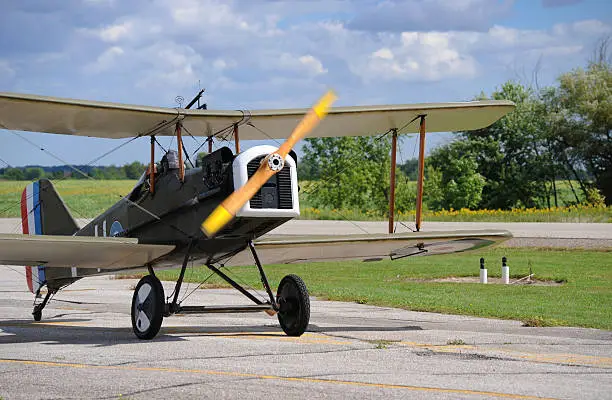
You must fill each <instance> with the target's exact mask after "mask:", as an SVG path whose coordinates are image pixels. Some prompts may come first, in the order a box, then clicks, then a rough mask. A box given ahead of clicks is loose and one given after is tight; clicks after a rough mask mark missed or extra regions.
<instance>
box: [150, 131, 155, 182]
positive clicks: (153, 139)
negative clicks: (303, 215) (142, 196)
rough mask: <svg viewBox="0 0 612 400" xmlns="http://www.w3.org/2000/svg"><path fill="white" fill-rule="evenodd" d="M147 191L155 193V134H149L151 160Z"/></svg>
mask: <svg viewBox="0 0 612 400" xmlns="http://www.w3.org/2000/svg"><path fill="white" fill-rule="evenodd" d="M149 192H151V194H153V193H155V136H152V135H151V162H150V163H149Z"/></svg>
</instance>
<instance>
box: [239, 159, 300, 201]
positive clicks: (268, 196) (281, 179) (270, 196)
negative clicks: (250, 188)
mask: <svg viewBox="0 0 612 400" xmlns="http://www.w3.org/2000/svg"><path fill="white" fill-rule="evenodd" d="M264 157H265V156H259V157H255V158H254V159H252V160H251V161H249V163H248V164H247V174H248V176H249V178H251V176H253V174H254V173H255V171H257V168H259V165H260V164H261V160H263V159H264ZM250 206H251V208H252V209H263V208H273V209H281V210H291V209H293V199H292V193H291V168H290V167H289V165H287V164H285V166H284V167H283V169H281V170H280V171H279V172H278V173H277V174H276V175H274V176H273V177H272V178H270V179H269V180H268V182H266V183H265V184H264V186H263V187H262V188H261V189H260V190H259V191H258V192H257V193H255V196H253V197H252V198H251V200H250Z"/></svg>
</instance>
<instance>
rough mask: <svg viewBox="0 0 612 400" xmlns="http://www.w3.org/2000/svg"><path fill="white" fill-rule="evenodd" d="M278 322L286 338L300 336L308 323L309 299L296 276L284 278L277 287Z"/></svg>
mask: <svg viewBox="0 0 612 400" xmlns="http://www.w3.org/2000/svg"><path fill="white" fill-rule="evenodd" d="M276 301H277V302H278V305H279V311H278V321H279V322H280V326H281V328H283V331H285V333H286V334H287V335H288V336H301V335H302V333H304V331H306V328H307V327H308V321H310V297H308V290H307V289H306V285H305V284H304V281H303V280H302V279H301V278H300V277H299V276H297V275H287V276H285V277H284V278H283V279H282V280H281V282H280V284H279V285H278V292H277V295H276Z"/></svg>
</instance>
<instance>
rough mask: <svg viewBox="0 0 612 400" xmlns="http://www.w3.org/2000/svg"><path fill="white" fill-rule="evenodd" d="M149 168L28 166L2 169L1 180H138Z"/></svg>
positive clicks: (143, 165)
mask: <svg viewBox="0 0 612 400" xmlns="http://www.w3.org/2000/svg"><path fill="white" fill-rule="evenodd" d="M146 168H147V166H146V165H145V164H143V163H140V162H138V161H134V162H132V163H128V164H125V165H122V166H115V165H110V166H95V167H94V166H90V165H75V166H65V165H61V166H53V167H43V166H26V167H7V168H0V179H4V180H11V181H24V180H25V181H33V180H38V179H43V178H47V179H89V178H94V179H138V178H140V176H141V175H142V173H143V172H144V171H145V169H146Z"/></svg>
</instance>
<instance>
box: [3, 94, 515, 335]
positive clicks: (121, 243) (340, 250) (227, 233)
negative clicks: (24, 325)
mask: <svg viewBox="0 0 612 400" xmlns="http://www.w3.org/2000/svg"><path fill="white" fill-rule="evenodd" d="M200 95H201V92H200ZM194 100H195V99H194ZM333 100H334V95H333V94H332V93H327V94H326V95H325V96H323V97H322V99H321V100H320V101H319V102H318V103H317V104H316V105H315V106H314V107H313V108H312V109H280V110H257V111H250V112H247V111H213V110H205V109H195V110H192V109H190V107H191V105H193V104H194V101H192V102H191V103H190V104H189V106H187V107H185V108H160V107H148V106H135V105H125V104H115V103H106V102H96V101H82V100H70V99H62V98H53V97H43V96H34V95H25V94H13V93H0V129H8V130H19V131H34V132H47V133H54V134H62V135H79V136H91V137H101V138H129V137H145V136H148V137H150V142H151V149H150V152H151V161H150V165H149V167H148V169H147V171H146V172H145V173H144V174H143V175H142V177H141V179H140V180H139V182H138V183H137V184H136V186H135V187H134V189H133V190H132V191H131V192H130V193H129V194H128V195H127V196H125V197H124V198H122V199H121V200H120V201H119V202H117V203H116V204H115V205H113V206H112V207H111V208H109V209H108V210H107V211H106V212H104V213H103V214H101V215H100V216H98V217H96V218H94V219H93V220H91V222H89V223H88V224H87V225H85V226H83V227H82V228H80V227H79V226H78V225H77V223H76V221H75V220H74V218H73V217H72V216H71V214H70V212H69V210H68V209H67V208H66V206H65V204H64V202H63V201H62V200H61V198H60V196H59V195H58V193H57V192H56V191H55V189H54V187H53V185H52V184H51V182H50V181H48V180H45V179H42V180H39V181H36V182H33V183H31V184H29V185H28V186H27V187H26V188H25V189H24V191H23V195H22V200H21V212H22V214H21V215H22V226H23V235H21V234H0V264H7V265H26V266H29V267H26V275H27V281H28V286H29V288H30V290H31V291H32V292H33V293H35V294H36V296H35V302H34V311H33V315H34V319H35V320H36V321H39V320H40V319H41V316H42V310H43V308H44V307H45V305H46V304H47V302H48V300H49V298H50V297H51V296H52V295H53V294H54V293H56V292H57V291H59V290H60V289H62V288H64V287H66V286H67V285H70V284H71V283H73V282H75V281H76V280H78V279H81V278H83V277H87V276H91V275H100V274H114V273H116V272H118V271H124V270H130V269H138V268H140V269H146V270H148V273H149V274H148V275H146V276H145V277H144V278H142V279H141V280H140V282H139V283H138V285H137V286H136V288H135V291H134V295H133V299H132V307H131V319H132V326H133V330H134V333H135V334H136V336H137V337H139V338H141V339H151V338H153V337H154V336H155V335H156V334H157V333H158V331H159V329H160V326H161V324H162V320H163V318H164V317H168V316H170V315H172V314H177V313H181V314H186V313H219V312H223V313H224V312H252V311H265V312H267V313H268V314H271V315H274V314H277V315H278V319H279V322H280V325H281V327H282V329H283V331H284V332H285V333H286V334H287V335H294V336H299V335H301V334H302V333H303V332H304V331H305V330H306V328H307V326H308V322H309V318H310V303H309V298H308V291H307V289H306V286H305V284H304V282H303V281H302V280H301V279H300V278H299V277H297V276H296V275H288V276H285V277H284V278H283V279H282V280H281V282H280V284H279V286H278V290H277V293H276V295H274V293H273V292H272V288H271V287H270V285H269V283H268V280H267V278H266V275H265V273H264V269H263V267H262V262H261V260H262V259H263V260H265V261H266V262H267V263H291V262H306V261H325V260H348V259H362V260H372V259H381V258H383V257H390V258H391V259H396V258H402V257H406V256H410V255H421V254H439V253H448V252H456V251H465V250H470V249H475V248H480V247H482V246H487V245H489V244H493V243H496V242H498V241H501V240H505V239H507V238H509V237H510V234H509V233H508V232H506V231H490V230H480V231H455V232H419V231H418V229H417V231H416V232H409V233H401V234H388V235H387V234H359V235H327V236H308V235H304V236H290V237H267V236H266V237H263V238H262V235H264V234H266V233H267V232H269V231H271V230H272V229H274V228H276V227H278V226H280V225H281V224H283V223H285V222H287V221H289V220H291V219H292V218H295V217H298V216H299V214H300V208H299V200H298V180H297V172H296V171H297V170H296V164H297V160H296V159H297V157H296V154H295V152H293V151H292V148H293V147H294V146H295V144H296V143H297V142H298V141H299V140H301V139H302V138H304V137H305V136H306V135H311V136H315V137H331V136H359V135H374V134H376V133H380V132H391V133H392V135H393V144H394V146H395V145H396V139H397V135H398V134H402V133H417V132H418V133H419V134H420V135H421V149H420V159H421V160H420V161H421V165H420V175H419V177H420V178H419V196H418V202H417V211H418V212H417V228H419V227H420V219H421V216H420V210H421V204H420V203H421V200H422V180H423V178H422V172H423V165H422V162H423V154H424V153H423V152H424V146H423V144H424V140H425V122H427V127H428V130H429V131H430V132H446V131H456V130H473V129H478V128H483V127H486V126H488V125H490V124H492V123H493V122H495V121H496V120H498V119H499V118H500V117H502V116H503V115H505V114H506V113H508V112H509V111H511V110H512V109H513V107H514V104H513V103H511V102H508V101H474V102H464V103H440V104H414V105H389V106H363V107H362V106H359V107H338V108H330V106H331V103H332V101H333ZM200 108H201V107H200ZM324 117H326V120H325V122H324V123H322V124H319V122H320V120H322V119H323V118H324ZM185 134H189V135H193V136H205V137H207V138H208V140H209V143H211V142H212V140H213V139H214V138H227V137H231V138H233V140H234V141H235V148H236V154H234V153H233V152H232V151H231V150H230V148H229V147H222V148H219V149H218V150H216V151H209V153H210V154H208V155H207V156H206V157H205V158H203V159H202V162H201V165H199V166H197V167H195V168H190V169H186V168H185V163H184V160H183V158H184V146H183V141H182V137H183V135H185ZM159 136H174V137H176V143H177V144H178V146H177V149H176V150H172V151H167V152H166V154H164V155H163V157H162V158H161V161H160V162H156V158H155V141H156V137H159ZM239 139H260V140H266V139H286V141H285V142H284V143H283V144H282V145H281V146H280V147H279V148H276V147H273V146H256V147H252V148H250V149H248V150H246V151H243V152H240V142H239ZM394 151H395V147H394ZM393 154H394V153H393ZM394 161H395V157H393V168H394V167H395V162H394ZM391 176H392V179H393V177H394V173H392V174H391ZM393 187H394V186H393V185H392V189H393ZM392 205H393V204H392V203H391V206H392ZM390 215H391V216H392V215H393V212H392V211H391V212H390ZM258 238H259V239H258ZM250 257H252V259H250ZM190 261H196V262H199V263H201V264H203V265H206V266H207V267H208V268H210V270H211V271H212V272H214V273H216V274H217V275H219V276H220V277H221V278H222V279H224V280H225V281H227V282H228V283H229V284H230V285H231V286H233V287H234V288H236V289H237V290H238V291H240V292H241V293H242V294H243V295H245V296H246V297H247V298H249V299H250V300H251V301H252V302H253V303H254V304H251V305H245V306H188V305H183V304H182V303H181V302H180V301H179V300H178V299H179V291H180V290H181V284H182V282H183V279H184V274H185V270H186V267H187V265H188V263H189V262H190ZM176 265H181V270H180V275H179V278H178V279H177V282H176V285H175V288H174V292H173V295H171V296H169V297H168V298H166V297H165V294H164V289H163V287H162V284H161V283H160V281H159V279H158V278H157V277H156V276H155V270H156V269H159V268H168V267H173V266H176ZM231 265H255V266H256V267H257V268H258V271H259V274H260V276H261V282H262V284H263V289H264V290H265V292H266V294H267V300H266V301H262V300H260V299H259V298H257V297H256V296H254V295H253V293H252V292H250V291H249V290H247V289H246V288H245V287H243V285H241V284H239V283H238V282H236V281H235V280H233V279H231V278H230V276H228V275H227V274H226V273H225V272H224V269H223V267H224V266H231ZM43 287H46V294H45V296H44V299H43V298H42V293H41V289H42V288H43ZM37 299H38V300H37ZM41 299H42V300H41Z"/></svg>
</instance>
